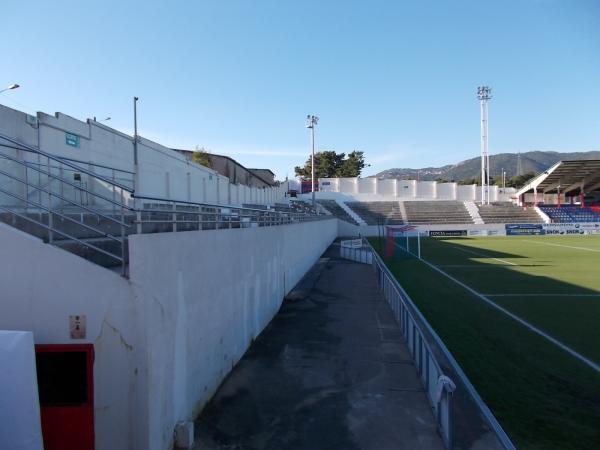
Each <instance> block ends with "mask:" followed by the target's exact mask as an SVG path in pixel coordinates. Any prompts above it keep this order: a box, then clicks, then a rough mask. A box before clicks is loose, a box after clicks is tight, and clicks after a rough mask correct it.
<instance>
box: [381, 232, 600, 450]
mask: <svg viewBox="0 0 600 450" xmlns="http://www.w3.org/2000/svg"><path fill="white" fill-rule="evenodd" d="M411 241H412V242H411V243H410V245H411V246H412V248H411V249H416V242H414V241H415V238H411ZM398 242H399V245H397V246H396V247H395V251H394V254H393V256H391V257H384V260H385V261H386V264H387V265H388V267H389V268H390V269H391V271H392V272H393V273H394V275H395V276H396V277H397V279H398V281H399V282H400V284H401V285H402V287H403V288H404V289H405V290H406V291H407V292H408V294H409V295H410V296H411V298H412V299H413V301H414V302H415V304H416V305H417V307H418V308H419V309H420V310H421V312H422V313H423V314H424V316H425V317H426V318H427V320H428V321H429V322H430V323H431V325H432V326H433V328H434V329H435V330H436V332H437V333H438V334H439V336H440V337H441V338H442V340H443V341H444V343H445V344H446V346H447V347H448V348H449V350H450V351H451V352H452V354H453V355H454V357H455V358H456V359H457V361H458V362H459V364H460V365H461V367H462V368H463V370H464V371H465V372H466V374H467V376H468V377H469V379H470V380H471V382H472V383H473V384H474V386H475V388H476V389H477V391H478V392H479V394H480V395H481V397H482V398H483V400H484V401H485V402H486V404H487V405H488V406H489V407H490V409H491V410H492V412H493V413H494V415H495V416H496V418H497V419H498V420H499V421H500V423H501V424H502V426H503V427H504V429H505V430H506V431H507V433H508V434H509V436H510V437H511V439H512V440H513V442H514V443H515V444H516V445H517V447H518V448H523V449H600V372H599V365H600V236H506V237H477V238H422V239H421V257H422V259H423V260H424V261H421V260H419V259H417V258H415V257H414V256H412V255H409V254H407V253H406V252H404V251H403V250H402V249H401V248H400V246H401V245H405V244H404V241H403V240H402V238H398ZM371 243H372V244H373V246H374V247H375V248H376V249H378V250H380V252H381V254H382V256H383V254H384V251H383V250H382V249H383V247H385V243H384V242H383V241H380V240H379V239H378V238H373V239H371ZM495 306H498V307H499V308H497V307H495ZM500 308H502V309H504V311H501V310H500Z"/></svg>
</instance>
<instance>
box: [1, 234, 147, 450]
mask: <svg viewBox="0 0 600 450" xmlns="http://www.w3.org/2000/svg"><path fill="white" fill-rule="evenodd" d="M0 242H2V251H1V252H0V267H2V268H3V270H0V286H2V288H1V291H0V299H1V302H0V308H1V310H0V311H1V313H0V329H5V330H26V331H33V333H34V339H35V343H36V344H68V343H72V344H78V343H93V344H94V349H95V363H94V378H95V380H94V396H95V403H96V404H95V427H96V448H97V449H98V450H111V449H115V450H128V449H129V448H133V447H128V446H127V445H125V444H126V443H127V442H132V443H133V442H134V439H135V436H136V435H138V436H139V435H144V434H145V433H144V428H145V425H144V424H145V422H146V420H145V414H146V408H145V405H144V401H143V399H142V398H141V397H139V394H140V392H143V377H141V376H140V375H141V373H140V374H139V375H136V374H135V373H136V371H137V369H138V368H140V366H141V361H140V358H141V354H140V349H141V341H142V339H141V333H140V331H139V329H138V327H137V322H136V314H135V311H136V302H135V300H134V299H133V296H132V294H131V291H130V286H129V283H128V282H127V281H126V280H125V279H124V278H122V277H121V276H119V275H118V274H116V273H114V272H112V271H110V270H106V269H104V268H102V267H100V266H97V265H95V264H92V263H90V262H88V261H86V260H84V259H81V258H79V257H77V256H74V255H72V254H70V253H67V252H65V251H63V250H59V249H57V248H55V247H53V246H50V245H45V244H43V243H42V242H41V241H40V240H39V239H37V238H35V237H33V236H30V235H28V234H25V233H22V232H20V231H19V230H16V229H14V228H11V227H8V226H7V225H4V224H1V223H0ZM70 315H85V316H86V318H87V337H86V339H83V340H79V339H78V340H72V339H71V338H70V336H69V316H70ZM137 448H143V447H137Z"/></svg>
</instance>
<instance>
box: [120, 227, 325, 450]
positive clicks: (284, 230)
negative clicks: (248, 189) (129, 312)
mask: <svg viewBox="0 0 600 450" xmlns="http://www.w3.org/2000/svg"><path fill="white" fill-rule="evenodd" d="M336 236H337V220H335V219H330V220H324V221H318V222H307V223H303V224H296V225H285V226H277V227H265V228H253V229H238V230H220V231H203V232H182V233H162V234H158V235H139V236H132V237H131V241H130V261H131V262H130V272H131V276H130V279H131V283H132V284H133V287H134V290H135V295H136V300H137V301H140V302H143V304H144V308H143V319H142V320H143V324H142V325H141V328H142V329H144V330H146V332H147V336H146V339H147V341H146V344H147V361H148V368H147V374H148V399H149V442H148V447H147V449H148V450H166V449H167V448H169V446H170V445H171V440H172V435H173V428H174V426H175V424H176V423H177V422H178V421H180V420H191V419H193V418H194V416H195V415H196V414H197V413H198V412H199V411H200V409H201V408H202V407H203V406H204V404H205V403H206V402H207V401H208V400H209V399H210V397H211V396H212V394H213V393H214V392H215V390H216V389H217V387H218V386H219V384H220V383H221V381H222V380H223V377H225V375H227V373H228V372H229V371H230V370H231V368H232V367H233V366H234V364H236V363H237V361H238V360H239V359H240V358H241V356H242V355H243V354H244V352H245V351H246V349H247V348H248V346H249V345H250V343H251V342H252V340H253V339H254V338H255V337H256V336H258V334H259V333H260V332H261V331H262V329H263V328H264V327H265V326H266V325H267V324H268V323H269V321H270V320H271V319H272V317H273V316H274V315H275V313H276V312H277V311H278V309H279V307H280V305H281V302H282V299H283V297H284V296H285V294H286V293H287V292H289V290H290V289H291V288H292V287H293V286H294V285H295V284H296V283H297V282H298V281H299V280H300V279H301V278H302V276H304V274H305V273H306V272H307V271H308V269H309V268H310V267H311V266H312V265H313V264H314V263H315V261H316V260H317V259H318V258H319V256H320V255H321V254H322V252H323V251H324V250H325V249H326V248H327V247H328V246H329V244H331V242H332V241H333V239H334V238H335V237H336Z"/></svg>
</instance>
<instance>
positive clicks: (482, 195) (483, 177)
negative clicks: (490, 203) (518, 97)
mask: <svg viewBox="0 0 600 450" xmlns="http://www.w3.org/2000/svg"><path fill="white" fill-rule="evenodd" d="M480 109H481V204H482V205H483V204H485V179H486V178H485V119H484V110H485V106H484V102H483V100H480Z"/></svg>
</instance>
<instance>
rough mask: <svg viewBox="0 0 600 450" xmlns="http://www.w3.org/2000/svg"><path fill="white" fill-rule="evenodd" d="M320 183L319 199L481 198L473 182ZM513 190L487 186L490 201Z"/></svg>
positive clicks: (507, 198)
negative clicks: (336, 195) (464, 183)
mask: <svg viewBox="0 0 600 450" xmlns="http://www.w3.org/2000/svg"><path fill="white" fill-rule="evenodd" d="M319 183H320V186H321V188H320V192H318V193H317V195H322V197H320V198H336V197H335V194H339V195H341V196H345V197H347V198H349V199H351V200H352V201H390V200H458V201H465V200H467V201H480V200H481V188H480V187H479V186H476V185H474V184H473V185H465V186H461V185H458V184H457V183H438V182H436V181H417V180H399V179H383V180H379V179H377V178H320V179H319ZM515 192H516V190H515V189H514V188H506V189H505V190H503V189H500V188H498V186H490V201H493V202H496V201H506V202H508V201H511V199H513V197H514V196H515ZM340 198H341V197H340Z"/></svg>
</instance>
